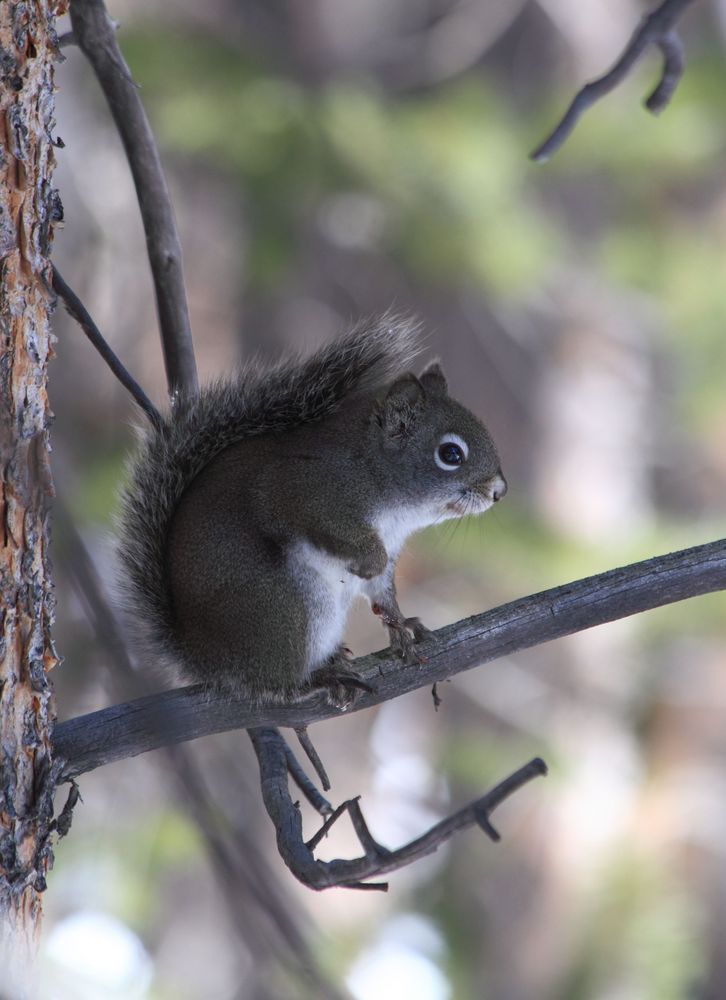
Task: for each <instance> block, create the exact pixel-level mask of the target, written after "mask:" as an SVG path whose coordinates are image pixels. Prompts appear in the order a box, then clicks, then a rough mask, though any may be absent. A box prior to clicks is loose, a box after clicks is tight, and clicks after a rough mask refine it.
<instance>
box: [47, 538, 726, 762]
mask: <svg viewBox="0 0 726 1000" xmlns="http://www.w3.org/2000/svg"><path fill="white" fill-rule="evenodd" d="M723 589H726V540H724V539H722V540H719V541H716V542H711V543H709V544H707V545H698V546H696V547H694V548H690V549H684V550H682V551H679V552H672V553H670V554H668V555H664V556H658V557H657V558H655V559H647V560H645V561H644V562H639V563H634V564H632V565H630V566H626V567H624V568H621V569H614V570H610V571H608V572H607V573H600V574H598V575H597V576H591V577H587V578H586V579H584V580H578V581H576V582H574V583H568V584H565V585H564V586H561V587H555V588H554V589H552V590H547V591H544V592H543V593H540V594H534V595H532V596H530V597H524V598H521V599H520V600H517V601H513V602H512V603H510V604H505V605H502V606H501V607H499V608H495V609H493V610H491V611H487V612H484V613H483V614H480V615H475V616H474V617H472V618H467V619H464V620H462V621H460V622H456V623H455V624H453V625H448V626H446V627H445V628H442V629H439V631H438V632H436V633H435V641H433V642H430V643H427V644H426V645H423V646H422V647H421V649H422V653H423V655H424V656H425V657H426V659H425V661H424V662H423V663H421V664H419V665H415V666H409V665H406V664H402V663H401V661H400V660H397V659H396V658H395V657H394V656H392V655H391V654H390V651H384V652H382V653H374V654H373V655H371V656H366V657H361V658H359V659H358V660H357V661H355V669H356V671H357V672H359V673H360V674H361V676H362V677H363V679H364V680H366V681H367V682H368V683H369V684H371V686H373V687H374V688H375V690H374V692H373V693H372V694H362V695H361V696H360V698H359V699H358V700H357V701H356V703H355V704H354V706H353V707H352V709H351V711H360V710H362V709H365V708H369V707H371V706H372V705H378V704H381V703H382V702H384V701H388V700H389V699H391V698H395V697H398V696H399V695H402V694H406V693H407V692H409V691H415V690H416V689H418V688H421V687H430V686H431V685H432V684H433V683H435V682H436V681H441V680H443V679H444V678H446V677H450V676H452V675H453V674H456V673H459V672H460V671H462V670H470V669H471V668H472V667H475V666H479V665H480V664H483V663H487V662H489V661H490V660H494V659H496V658H497V657H500V656H504V655H507V654H511V653H515V652H517V651H519V650H522V649H529V648H531V647H532V646H537V645H539V644H540V643H543V642H548V641H550V640H551V639H557V638H559V637H560V636H564V635H570V634H572V633H573V632H580V631H582V630H584V629H587V628H591V627H592V626H593V625H601V624H603V623H604V622H609V621H615V620H616V619H619V618H626V617H627V616H628V615H633V614H638V613H640V612H642V611H648V610H650V609H651V608H657V607H661V606H663V605H665V604H671V603H673V602H674V601H681V600H684V599H685V598H688V597H696V596H698V595H700V594H708V593H712V592H714V591H717V590H723ZM340 714H341V713H340V710H339V709H336V708H333V707H331V706H330V705H329V704H328V703H327V702H326V700H325V698H324V696H322V695H320V694H315V695H309V696H307V697H305V698H301V699H300V700H299V701H297V702H295V703H292V704H287V705H267V706H253V705H250V704H249V703H245V702H244V701H242V700H239V699H235V698H233V697H231V696H230V694H229V693H228V692H226V691H221V690H220V691H210V690H206V689H205V688H203V687H202V686H201V685H194V686H192V687H185V688H178V689H176V690H173V691H165V692H162V693H160V694H155V695H150V696H148V697H145V698H140V699H137V700H136V701H132V702H127V703H125V704H122V705H114V706H113V707H111V708H106V709H102V710H101V711H98V712H92V713H90V714H89V715H85V716H80V717H78V718H75V719H70V720H68V721H67V722H63V723H60V724H58V725H57V726H56V728H55V730H54V735H53V743H54V752H55V755H56V756H57V757H59V758H63V760H64V761H65V766H64V768H63V777H64V779H65V780H66V781H68V780H70V779H71V778H73V777H76V776H78V775H79V774H83V773H85V772H86V771H90V770H93V769H94V768H96V767H100V766H102V765H104V764H109V763H111V762H113V761H115V760H124V759H125V758H127V757H133V756H135V755H136V754H140V753H145V752H146V751H148V750H154V749H156V748H158V747H161V746H167V745H169V744H172V743H180V742H183V741H185V740H192V739H196V738H197V737H199V736H205V735H208V734H210V733H218V732H224V731H227V730H229V729H242V728H244V729H249V728H252V727H259V726H291V727H293V728H294V727H299V726H303V725H307V724H309V723H312V722H317V721H320V720H322V719H329V718H332V717H334V716H337V715H340Z"/></svg>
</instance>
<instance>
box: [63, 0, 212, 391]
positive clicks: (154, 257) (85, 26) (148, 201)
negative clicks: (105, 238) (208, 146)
mask: <svg viewBox="0 0 726 1000" xmlns="http://www.w3.org/2000/svg"><path fill="white" fill-rule="evenodd" d="M70 15H71V24H72V25H73V34H74V36H75V41H76V43H77V44H78V46H79V48H80V49H81V51H82V52H83V54H84V55H85V56H86V58H87V59H88V61H89V62H90V64H91V66H92V67H93V69H94V71H95V73H96V76H97V77H98V81H99V83H100V85H101V88H102V90H103V92H104V94H105V95H106V100H107V101H108V105H109V108H110V109H111V114H112V115H113V119H114V121H115V123H116V128H117V129H118V131H119V135H120V136H121V141H122V142H123V146H124V149H125V151H126V156H127V158H128V161H129V166H130V168H131V173H132V175H133V178H134V184H135V185H136V194H137V196H138V199H139V207H140V209H141V218H142V220H143V223H144V232H145V233H146V247H147V251H148V254H149V264H150V265H151V272H152V277H153V280H154V290H155V293H156V305H157V310H158V314H159V327H160V330H161V340H162V346H163V350H164V363H165V365H166V374H167V379H168V382H169V387H170V394H171V396H172V398H173V397H174V395H175V393H177V392H181V393H183V394H186V395H193V394H195V393H196V392H197V391H198V380H197V366H196V362H195V360H194V348H193V345H192V332H191V326H190V323H189V311H188V308H187V299H186V291H185V288H184V274H183V270H182V251H181V243H180V241H179V234H178V232H177V228H176V221H175V218H174V210H173V208H172V204H171V198H170V196H169V189H168V188H167V185H166V179H165V177H164V171H163V169H162V166H161V160H160V159H159V152H158V150H157V148H156V142H155V140H154V135H153V133H152V131H151V127H150V125H149V121H148V119H147V117H146V112H145V111H144V108H143V105H142V103H141V100H140V99H139V95H138V93H137V88H136V84H135V83H134V81H133V79H132V77H131V73H130V72H129V68H128V66H127V65H126V63H125V61H124V58H123V56H122V55H121V50H120V49H119V47H118V43H117V41H116V32H115V29H114V26H113V22H112V21H111V19H110V17H109V16H108V12H107V11H106V7H105V5H104V3H103V0H71V5H70Z"/></svg>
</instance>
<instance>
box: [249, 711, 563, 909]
mask: <svg viewBox="0 0 726 1000" xmlns="http://www.w3.org/2000/svg"><path fill="white" fill-rule="evenodd" d="M250 738H251V739H252V742H253V744H254V746H255V751H256V752H257V759H258V761H259V763H260V783H261V787H262V798H263V800H264V803H265V808H266V809H267V813H268V815H269V817H270V819H271V820H272V822H273V824H274V826H275V830H276V832H277V848H278V851H279V852H280V855H281V857H282V859H283V860H284V862H285V864H286V865H287V866H288V868H289V869H290V871H291V872H292V873H293V875H295V877H296V878H297V879H299V881H301V882H302V883H303V884H304V885H306V886H308V887H309V888H311V889H329V888H331V887H332V886H340V887H342V888H348V889H378V890H382V891H385V890H386V889H387V888H388V885H387V883H385V882H378V883H370V882H364V881H363V880H364V879H369V878H373V877H376V876H378V875H382V874H384V873H386V872H392V871H396V870H398V869H399V868H404V867H406V866H407V865H410V864H411V863H412V862H413V861H418V860H419V859H420V858H423V857H425V856H426V855H428V854H433V853H434V851H436V850H438V848H439V847H441V845H442V844H444V843H446V841H447V840H449V839H450V838H451V837H452V836H453V835H454V834H455V833H457V832H458V831H459V830H463V829H466V827H469V826H474V825H475V824H476V825H478V826H479V827H480V828H481V829H482V830H484V832H485V833H487V834H488V835H489V836H490V837H491V839H492V840H495V841H496V840H499V834H498V833H497V832H496V830H494V828H493V827H492V825H491V823H490V821H489V816H490V815H491V813H492V812H493V811H494V809H496V807H497V806H498V805H500V804H501V803H502V802H503V801H504V800H505V799H506V798H508V797H509V796H510V795H512V794H513V793H514V792H515V791H517V789H519V788H522V786H523V785H525V784H527V782H529V781H531V780H532V779H533V778H536V777H538V776H540V775H544V774H546V773H547V768H546V766H545V764H544V761H542V760H540V758H539V757H535V758H534V760H531V761H530V762H529V763H528V764H525V765H524V767H520V768H519V770H518V771H515V772H514V774H511V775H510V776H509V777H508V778H505V780H504V781H502V782H500V783H499V784H498V785H497V786H496V787H495V788H493V789H492V790H491V791H490V792H488V793H487V794H486V795H483V796H482V797H481V798H479V799H477V800H476V801H474V802H471V803H469V805H468V806H465V807H464V808H463V809H460V810H459V811H458V812H455V813H454V814H453V815H451V816H447V818H446V819H443V820H441V822H440V823H436V824H435V825H434V826H432V827H431V828H430V829H429V830H427V831H426V833H424V834H423V836H421V837H417V838H416V839H415V840H412V841H410V842H409V843H407V844H404V845H403V847H399V848H398V849H397V850H395V851H392V850H389V849H388V848H387V847H383V845H382V844H379V843H378V842H377V841H376V840H375V838H374V837H373V836H372V834H371V832H370V830H369V829H368V825H367V823H366V821H365V819H364V817H363V813H362V811H361V808H360V803H359V800H358V799H357V798H355V799H350V800H349V801H347V802H344V803H343V804H342V805H340V806H339V807H338V808H337V809H336V811H335V812H334V813H333V815H332V816H330V817H329V819H327V820H326V821H325V823H324V824H323V826H322V828H321V829H320V831H318V833H317V834H316V835H315V836H314V837H313V838H312V839H311V840H309V841H308V842H307V843H306V842H305V841H304V840H303V836H302V818H301V816H300V811H299V809H298V808H297V807H296V806H295V804H294V802H293V801H292V799H291V798H290V792H289V789H288V784H287V769H286V758H285V745H284V741H282V738H281V736H280V734H279V733H278V732H277V731H276V730H274V729H264V730H261V729H257V730H254V731H252V732H250ZM345 811H347V812H348V815H349V816H350V819H351V822H352V824H353V828H354V830H355V832H356V835H357V837H358V840H359V842H360V845H361V847H362V848H363V855H362V856H361V857H359V858H352V859H349V860H346V859H342V858H336V859H335V860H334V861H320V860H318V859H316V858H315V857H314V855H313V850H314V848H315V847H317V845H318V844H319V843H320V840H321V839H322V837H323V836H324V835H325V834H326V833H327V832H328V830H330V828H331V826H332V825H333V823H334V822H335V821H336V820H337V819H338V818H339V817H340V816H342V815H343V813H344V812H345Z"/></svg>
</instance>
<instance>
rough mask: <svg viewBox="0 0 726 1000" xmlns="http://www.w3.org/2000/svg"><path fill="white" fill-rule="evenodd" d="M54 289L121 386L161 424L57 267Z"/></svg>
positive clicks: (142, 391) (152, 406)
mask: <svg viewBox="0 0 726 1000" xmlns="http://www.w3.org/2000/svg"><path fill="white" fill-rule="evenodd" d="M53 289H54V291H55V292H57V294H58V295H60V297H61V299H63V305H64V306H65V307H66V310H67V311H68V313H69V315H70V316H72V317H73V319H74V320H75V321H76V323H78V325H79V326H80V328H81V329H82V330H83V332H84V333H85V335H86V336H87V337H88V339H89V340H90V341H91V343H92V344H93V346H94V347H95V348H96V350H97V351H98V353H99V354H100V355H101V357H102V358H103V360H104V361H105V362H106V364H107V365H108V367H109V368H110V369H111V371H112V372H113V374H114V375H115V376H116V378H117V379H118V380H119V382H120V383H121V385H122V386H123V387H124V388H125V389H128V391H129V392H130V393H131V395H132V396H133V398H134V399H135V400H136V402H137V403H138V404H139V406H140V407H141V409H142V410H143V411H144V413H145V414H146V416H147V417H148V418H149V420H150V421H151V422H152V424H155V425H158V424H160V423H161V414H160V413H159V411H158V410H157V408H156V407H155V406H154V404H153V403H152V402H151V400H150V399H149V397H148V396H147V395H146V393H145V392H144V390H143V389H142V388H141V386H140V385H139V383H138V382H137V381H136V379H135V378H134V377H133V375H131V373H130V372H129V371H128V370H127V369H126V368H125V367H124V365H123V364H122V362H121V361H120V359H119V358H118V357H117V355H116V354H115V353H114V351H113V350H112V349H111V347H110V346H109V344H108V343H107V341H106V340H105V339H104V337H103V334H102V333H101V331H100V330H99V329H98V327H97V326H96V324H95V323H94V322H93V319H92V317H91V315H90V313H89V312H88V310H87V309H86V307H85V306H84V305H83V303H82V302H81V300H80V299H79V298H78V296H77V295H76V293H75V292H74V291H73V289H72V288H71V287H70V285H68V284H67V283H66V282H65V281H64V279H63V276H62V275H61V273H60V271H59V270H58V268H57V267H56V266H55V265H53Z"/></svg>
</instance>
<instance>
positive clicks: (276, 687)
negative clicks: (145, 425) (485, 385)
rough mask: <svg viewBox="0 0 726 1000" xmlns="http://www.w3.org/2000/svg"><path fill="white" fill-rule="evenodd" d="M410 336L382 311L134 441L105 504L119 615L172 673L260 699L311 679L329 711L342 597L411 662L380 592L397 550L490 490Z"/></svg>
mask: <svg viewBox="0 0 726 1000" xmlns="http://www.w3.org/2000/svg"><path fill="white" fill-rule="evenodd" d="M415 334H416V328H415V326H414V325H413V324H412V323H411V322H410V321H408V320H398V319H395V318H392V317H390V316H387V317H383V318H382V319H381V320H378V321H375V322H369V323H365V324H361V325H359V326H357V327H356V328H355V329H353V330H352V331H351V332H350V333H348V334H346V335H345V336H344V337H341V338H339V339H338V340H336V341H335V342H333V343H332V344H331V345H329V346H328V347H325V348H323V349H322V350H320V351H319V352H318V353H316V354H314V355H313V356H312V357H310V358H308V359H295V360H293V361H290V362H287V363H285V364H283V365H279V366H277V367H275V368H268V369H265V368H262V367H260V366H259V365H249V366H247V367H246V368H245V369H243V370H242V372H241V373H240V374H239V376H238V377H237V378H235V379H233V380H230V381H222V382H217V383H214V384H213V385H211V386H210V387H208V388H206V389H205V390H203V392H202V394H201V395H200V397H199V398H198V399H196V400H193V401H192V402H190V403H186V404H182V405H180V406H179V407H178V408H177V410H176V411H175V412H174V414H173V416H170V417H169V418H167V420H166V421H165V422H164V424H163V425H162V426H161V427H160V428H159V429H156V430H152V431H150V432H149V435H148V437H147V438H146V440H145V442H144V444H143V447H142V449H141V452H140V454H139V456H138V458H137V459H136V461H135V464H134V465H133V467H132V470H131V483H130V485H129V487H128V488H127V490H126V492H125V494H124V496H123V508H122V523H121V530H120V536H121V542H120V554H121V560H122V563H123V566H124V569H125V574H126V577H125V579H126V592H127V604H128V606H129V609H130V612H131V618H132V620H133V621H135V622H137V623H138V624H139V630H140V632H142V633H143V636H144V637H146V638H147V640H148V639H150V640H151V642H152V644H153V646H154V648H155V649H156V650H157V651H159V652H161V653H162V654H163V655H164V656H165V657H167V658H168V657H169V656H171V658H172V659H173V660H174V661H176V663H177V664H178V665H179V666H181V667H182V669H183V671H184V672H185V674H186V675H187V676H189V677H191V678H193V679H195V680H201V681H204V682H206V683H210V684H216V683H223V684H225V685H227V686H228V687H230V688H239V689H241V690H242V691H243V692H244V693H245V694H246V695H247V696H249V697H251V698H260V699H262V698H265V699H266V698H271V697H272V698H286V697H290V696H292V695H294V694H295V693H296V692H298V691H299V690H300V689H301V688H303V687H305V686H307V685H310V684H312V685H314V686H318V687H324V688H325V689H326V690H328V691H329V693H330V695H331V697H333V698H334V700H339V701H340V702H341V703H344V702H345V699H346V695H345V691H342V692H341V690H340V689H341V684H342V685H343V688H345V684H346V682H348V683H349V682H350V681H351V674H350V671H349V670H348V669H347V668H346V666H345V660H344V651H343V649H342V647H341V641H342V638H343V632H344V628H345V622H346V618H347V614H348V611H349V609H350V606H351V604H352V602H353V600H354V599H355V598H356V596H358V595H361V596H364V597H366V598H367V599H368V600H369V601H370V603H371V606H372V609H373V611H374V613H375V614H377V615H379V616H380V617H381V619H382V621H383V624H384V625H385V626H386V627H387V628H388V630H389V634H390V636H391V643H392V646H393V648H394V649H395V650H396V652H398V653H399V654H400V655H401V656H404V657H406V658H407V659H415V658H416V653H415V651H414V650H413V645H414V643H415V642H418V641H420V640H421V639H423V638H425V637H426V635H427V633H426V630H425V628H424V627H423V626H422V625H421V623H420V622H419V621H418V619H415V618H410V619H406V618H403V616H402V614H401V611H400V609H399V607H398V603H397V600H396V593H395V585H394V569H395V563H396V559H397V558H398V554H399V551H400V549H401V547H402V545H403V544H404V542H405V539H406V538H407V537H408V536H409V535H410V534H411V533H412V532H414V531H418V530H419V529H420V528H423V527H425V526H426V525H428V524H432V523H434V522H436V521H439V520H443V519H446V518H450V517H461V516H462V515H464V514H468V513H478V512H481V511H483V510H486V509H487V508H488V507H490V506H491V504H492V503H494V502H495V501H497V500H498V499H499V498H500V497H502V496H503V495H504V492H505V490H506V483H505V482H504V479H503V478H502V475H501V471H500V467H499V456H498V455H497V450H496V447H495V445H494V442H493V441H492V439H491V437H490V436H489V433H488V431H487V429H486V427H484V425H483V424H482V423H481V421H479V420H478V419H477V418H476V417H475V416H474V415H473V414H472V413H470V412H469V411H468V410H466V409H465V408H464V407H463V406H461V404H459V403H457V402H456V401H455V400H453V399H451V397H450V396H449V394H448V387H447V385H446V379H445V377H444V375H443V372H442V371H441V369H440V368H439V367H438V366H436V365H434V366H432V367H429V368H428V369H426V370H425V371H424V372H423V373H422V374H421V377H420V378H417V377H416V376H415V375H414V374H412V373H411V372H410V371H407V369H408V366H409V365H410V363H411V361H412V358H413V357H414V355H415V353H416V339H415ZM442 447H443V448H444V451H443V457H442ZM452 449H453V450H452ZM452 455H453V456H454V458H452V457H451V456H452Z"/></svg>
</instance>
